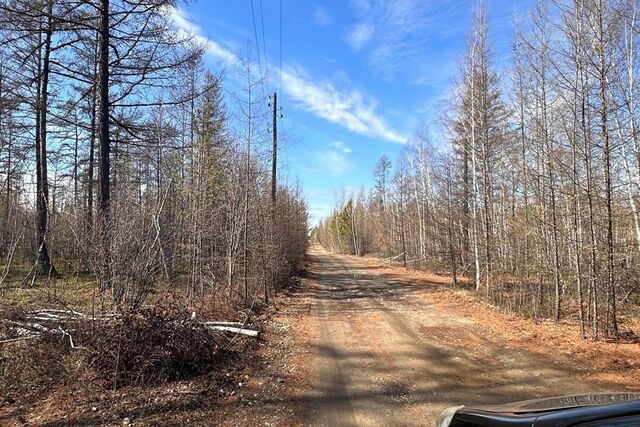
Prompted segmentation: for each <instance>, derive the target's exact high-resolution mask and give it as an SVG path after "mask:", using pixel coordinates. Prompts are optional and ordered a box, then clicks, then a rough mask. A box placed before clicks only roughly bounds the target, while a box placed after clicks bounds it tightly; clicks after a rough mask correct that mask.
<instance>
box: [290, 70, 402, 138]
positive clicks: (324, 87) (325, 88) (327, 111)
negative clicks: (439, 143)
mask: <svg viewBox="0 0 640 427" xmlns="http://www.w3.org/2000/svg"><path fill="white" fill-rule="evenodd" d="M282 85H283V89H284V90H285V92H286V93H287V95H289V96H290V97H291V98H293V99H294V100H295V101H297V103H298V106H299V107H300V108H302V109H304V110H306V111H309V112H311V113H313V114H315V115H316V116H318V117H321V118H323V119H325V120H328V121H330V122H332V123H336V124H339V125H341V126H344V127H345V128H347V129H348V130H350V131H352V132H355V133H358V134H361V135H365V136H371V137H376V138H381V139H383V140H385V141H388V142H395V143H404V142H406V140H407V138H406V137H405V136H404V135H402V134H401V133H399V132H398V131H396V130H395V129H393V128H392V127H390V126H389V125H387V124H386V123H385V121H384V119H383V118H382V117H381V116H380V115H379V114H378V113H377V112H376V111H375V109H376V102H375V101H374V100H367V99H365V96H364V95H363V94H362V93H361V92H359V91H357V90H354V89H352V90H349V91H340V90H338V89H337V88H336V87H335V86H334V85H333V84H332V83H330V82H328V81H324V82H320V81H318V80H317V79H312V78H311V77H310V76H309V75H307V73H306V72H305V71H304V70H302V69H300V68H299V67H298V68H292V67H288V68H285V69H283V70H282Z"/></svg>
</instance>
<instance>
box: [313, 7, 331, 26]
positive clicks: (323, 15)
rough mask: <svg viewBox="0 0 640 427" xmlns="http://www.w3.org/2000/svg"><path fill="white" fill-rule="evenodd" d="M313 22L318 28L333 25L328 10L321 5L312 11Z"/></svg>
mask: <svg viewBox="0 0 640 427" xmlns="http://www.w3.org/2000/svg"><path fill="white" fill-rule="evenodd" d="M313 22H314V24H316V25H317V26H318V27H327V26H329V25H332V24H333V17H332V16H331V12H329V9H327V8H326V7H324V6H321V5H316V6H315V8H314V9H313Z"/></svg>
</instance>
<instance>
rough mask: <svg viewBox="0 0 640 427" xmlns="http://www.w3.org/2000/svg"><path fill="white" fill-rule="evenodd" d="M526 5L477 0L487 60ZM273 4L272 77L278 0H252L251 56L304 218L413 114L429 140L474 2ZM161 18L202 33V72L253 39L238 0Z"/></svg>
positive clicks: (344, 188) (205, 2)
mask: <svg viewBox="0 0 640 427" xmlns="http://www.w3.org/2000/svg"><path fill="white" fill-rule="evenodd" d="M261 3H262V8H261ZM529 3H530V0H520V1H518V0H487V5H488V10H489V17H490V37H491V42H492V46H493V51H494V55H495V63H496V66H497V67H498V69H499V70H501V69H503V68H504V67H505V66H506V65H508V63H509V61H510V46H511V40H512V37H513V33H514V25H513V21H514V16H515V15H516V14H518V15H522V14H524V13H526V10H527V8H528V7H529ZM282 5H283V8H282V20H283V25H282V86H281V85H280V66H279V64H280V2H279V0H253V11H254V13H255V19H256V30H257V34H258V39H259V46H260V49H261V52H260V56H261V58H260V61H261V64H262V67H263V70H265V71H263V72H264V73H265V74H267V75H268V77H269V80H268V83H267V86H268V89H267V90H270V91H273V90H277V91H278V92H279V104H280V105H281V106H282V109H283V110H282V113H283V116H284V117H283V119H282V120H281V121H280V123H279V126H280V129H281V133H282V137H283V138H282V139H283V141H282V150H281V153H280V155H281V159H282V163H281V165H282V168H281V171H282V172H283V173H286V175H287V176H288V179H289V180H295V179H298V180H299V182H300V183H301V185H302V187H303V190H304V194H305V196H306V199H307V201H308V204H309V209H310V217H311V222H312V223H315V222H317V221H318V220H319V219H320V218H322V217H323V216H325V215H327V214H328V213H329V212H330V210H331V208H332V206H333V205H334V204H335V200H336V197H337V196H338V195H339V194H341V193H343V192H346V193H347V194H348V193H351V192H354V191H358V190H359V189H360V188H362V187H364V188H370V187H371V185H372V182H373V168H374V165H375V162H376V161H377V159H378V158H380V156H381V155H382V154H387V155H388V156H389V157H390V158H391V159H392V160H393V159H395V157H396V156H397V155H398V153H399V152H400V150H401V149H402V147H403V145H404V144H406V143H407V141H409V140H410V138H411V136H412V134H413V133H414V132H415V129H416V128H417V127H418V126H419V125H420V124H421V123H428V124H430V125H431V128H432V131H433V133H434V134H435V136H436V137H435V143H436V144H437V143H438V129H437V128H438V125H437V118H438V106H439V104H440V103H441V101H442V100H443V99H445V98H446V97H447V96H448V93H449V91H450V88H451V83H452V79H453V78H454V76H455V74H456V69H457V66H458V61H459V58H460V56H461V55H462V54H463V52H464V49H465V37H466V35H467V33H468V31H469V25H470V21H471V12H472V8H473V5H474V2H473V0H333V1H328V0H318V1H313V0H304V1H302V0H283V1H282ZM261 12H262V14H261ZM173 16H174V21H175V23H176V25H177V26H178V27H180V28H182V29H183V30H185V31H189V32H191V33H194V34H197V35H198V36H199V37H201V38H202V40H203V41H206V43H207V55H206V58H205V61H206V63H207V65H208V66H209V68H211V69H212V71H214V72H219V71H221V70H228V72H231V71H229V70H231V69H232V68H233V63H234V62H235V61H237V58H238V57H239V56H241V55H243V54H244V52H246V51H247V46H251V47H252V48H253V49H255V46H256V44H255V36H254V27H253V19H252V6H251V1H250V0H234V1H230V0H217V1H214V0H201V1H199V2H196V3H192V4H188V5H187V6H184V5H181V7H180V9H179V10H177V11H174V15H173ZM263 22H264V26H263V25H262V23H263ZM263 30H264V44H263ZM264 48H266V58H265V55H264ZM253 57H254V60H256V61H257V57H256V55H255V52H254V54H253Z"/></svg>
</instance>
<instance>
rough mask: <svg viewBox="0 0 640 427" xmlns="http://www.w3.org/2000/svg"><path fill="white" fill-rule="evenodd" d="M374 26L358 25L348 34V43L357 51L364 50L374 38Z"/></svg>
mask: <svg viewBox="0 0 640 427" xmlns="http://www.w3.org/2000/svg"><path fill="white" fill-rule="evenodd" d="M373 32H374V26H373V25H371V24H358V25H356V26H355V27H353V28H352V29H351V31H349V32H348V33H347V42H349V44H350V45H351V47H352V48H354V49H355V50H360V49H362V48H363V47H364V46H365V45H366V44H367V43H369V41H370V40H371V37H373Z"/></svg>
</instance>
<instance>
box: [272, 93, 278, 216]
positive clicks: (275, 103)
mask: <svg viewBox="0 0 640 427" xmlns="http://www.w3.org/2000/svg"><path fill="white" fill-rule="evenodd" d="M271 151H272V152H271V155H272V161H271V215H272V216H273V217H274V218H275V215H276V173H277V172H276V169H277V164H278V92H274V93H273V149H272V150H271Z"/></svg>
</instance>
